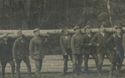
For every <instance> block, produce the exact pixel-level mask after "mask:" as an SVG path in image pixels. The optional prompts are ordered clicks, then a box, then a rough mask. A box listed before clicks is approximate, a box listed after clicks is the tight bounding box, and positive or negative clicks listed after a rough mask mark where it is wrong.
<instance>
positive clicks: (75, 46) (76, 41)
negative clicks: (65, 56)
mask: <svg viewBox="0 0 125 78" xmlns="http://www.w3.org/2000/svg"><path fill="white" fill-rule="evenodd" d="M74 30H75V34H74V35H73V36H72V38H71V50H72V57H73V72H74V73H76V74H80V72H81V63H82V60H83V59H82V46H83V35H82V33H81V29H80V27H79V26H75V27H74Z"/></svg>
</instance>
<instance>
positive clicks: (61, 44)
mask: <svg viewBox="0 0 125 78" xmlns="http://www.w3.org/2000/svg"><path fill="white" fill-rule="evenodd" d="M60 46H61V50H62V52H63V54H65V53H66V52H65V48H64V45H63V39H62V36H61V37H60Z"/></svg>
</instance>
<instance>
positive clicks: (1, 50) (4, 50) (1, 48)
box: [0, 37, 15, 61]
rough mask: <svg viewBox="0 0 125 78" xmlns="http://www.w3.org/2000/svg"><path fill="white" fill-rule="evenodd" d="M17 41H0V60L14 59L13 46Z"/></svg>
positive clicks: (9, 39)
mask: <svg viewBox="0 0 125 78" xmlns="http://www.w3.org/2000/svg"><path fill="white" fill-rule="evenodd" d="M14 40H15V39H12V38H10V37H9V38H8V39H7V41H5V40H3V39H0V60H1V61H10V60H13V57H12V46H13V42H14Z"/></svg>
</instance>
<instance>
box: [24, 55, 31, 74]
mask: <svg viewBox="0 0 125 78" xmlns="http://www.w3.org/2000/svg"><path fill="white" fill-rule="evenodd" d="M23 61H24V62H25V64H26V66H27V72H28V73H29V74H30V73H31V64H30V60H29V57H25V58H24V59H23Z"/></svg>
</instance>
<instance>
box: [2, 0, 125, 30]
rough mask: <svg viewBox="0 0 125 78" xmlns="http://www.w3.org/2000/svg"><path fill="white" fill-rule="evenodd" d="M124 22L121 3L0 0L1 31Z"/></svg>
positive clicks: (119, 0) (114, 0) (124, 10)
mask: <svg viewBox="0 0 125 78" xmlns="http://www.w3.org/2000/svg"><path fill="white" fill-rule="evenodd" d="M124 23H125V1H124V0H0V28H1V29H17V28H23V29H29V28H30V29H32V28H35V27H40V28H60V27H63V26H69V27H72V26H74V25H80V26H85V25H91V26H93V27H97V26H99V25H100V24H104V25H105V26H113V25H114V24H120V25H125V24H124Z"/></svg>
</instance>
